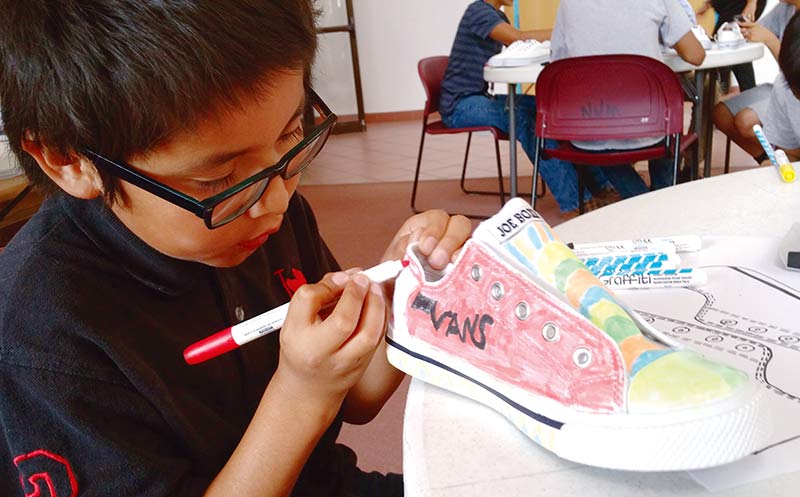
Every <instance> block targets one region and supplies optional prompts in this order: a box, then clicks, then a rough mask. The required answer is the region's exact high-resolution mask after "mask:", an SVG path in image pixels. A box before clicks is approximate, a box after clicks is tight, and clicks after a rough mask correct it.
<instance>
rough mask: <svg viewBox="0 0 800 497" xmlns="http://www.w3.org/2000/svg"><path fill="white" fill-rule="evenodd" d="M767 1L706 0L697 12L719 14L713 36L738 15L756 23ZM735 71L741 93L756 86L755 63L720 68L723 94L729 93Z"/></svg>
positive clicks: (700, 13)
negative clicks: (731, 75)
mask: <svg viewBox="0 0 800 497" xmlns="http://www.w3.org/2000/svg"><path fill="white" fill-rule="evenodd" d="M766 6H767V0H705V2H704V3H703V5H702V6H701V7H700V8H699V9H698V10H697V13H698V14H699V15H702V14H704V13H705V12H706V11H707V10H708V9H709V8H712V7H713V9H714V11H715V12H716V13H717V21H716V22H715V23H714V31H713V32H712V33H711V35H712V36H713V35H715V34H717V31H719V28H720V26H722V25H723V24H724V23H726V22H730V21H733V18H734V17H736V16H737V15H741V16H743V17H744V18H745V19H747V20H748V21H751V22H752V21H755V20H756V19H758V18H759V17H761V14H762V13H763V12H764V7H766ZM731 70H732V71H733V74H734V76H736V82H737V83H738V84H739V91H740V92H742V91H745V90H749V89H750V88H753V87H754V86H755V85H756V75H755V71H753V63H752V62H745V63H744V64H737V65H735V66H731V67H721V68H719V73H720V78H719V79H720V87H721V88H722V93H728V90H729V85H728V84H729V80H730V73H731Z"/></svg>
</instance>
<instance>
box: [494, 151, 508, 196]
mask: <svg viewBox="0 0 800 497" xmlns="http://www.w3.org/2000/svg"><path fill="white" fill-rule="evenodd" d="M494 156H495V158H496V159H497V187H498V188H499V189H500V208H502V207H503V205H505V203H506V190H505V185H503V167H502V166H501V165H500V141H499V140H498V139H497V138H495V139H494Z"/></svg>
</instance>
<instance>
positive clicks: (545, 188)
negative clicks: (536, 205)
mask: <svg viewBox="0 0 800 497" xmlns="http://www.w3.org/2000/svg"><path fill="white" fill-rule="evenodd" d="M535 182H536V181H535V180H534V183H535ZM539 184H540V185H542V190H541V193H539V189H538V188H537V189H536V197H537V198H542V197H544V196H545V195H547V184H546V183H545V182H544V178H542V177H541V176H539Z"/></svg>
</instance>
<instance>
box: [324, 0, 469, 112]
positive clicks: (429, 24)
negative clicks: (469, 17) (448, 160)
mask: <svg viewBox="0 0 800 497" xmlns="http://www.w3.org/2000/svg"><path fill="white" fill-rule="evenodd" d="M471 1H472V0H353V10H354V12H355V18H356V35H357V37H358V55H359V59H360V60H359V62H360V66H361V81H362V86H363V90H362V91H363V95H364V107H365V110H366V112H367V113H368V114H372V113H381V112H400V111H408V110H419V109H422V105H423V103H424V102H425V93H424V91H423V90H422V86H421V84H420V82H419V76H418V75H417V62H418V61H419V59H421V58H423V57H427V56H430V55H447V54H449V53H450V46H451V45H452V43H453V36H454V35H455V32H456V28H457V27H458V21H459V20H460V19H461V15H462V14H463V13H464V9H465V8H466V7H467V5H469V4H470V3H471ZM327 45H336V47H331V46H325V45H323V46H322V47H321V55H322V56H323V57H324V59H321V60H323V61H324V60H326V59H327V61H328V62H323V64H322V65H323V66H324V67H321V68H320V69H321V70H320V71H319V72H320V73H321V74H316V75H315V76H316V79H317V80H319V83H317V84H318V85H321V86H322V87H324V86H325V82H324V74H328V75H330V74H335V75H337V76H338V75H340V74H341V73H342V72H345V73H346V72H347V71H350V70H351V69H350V66H347V65H341V64H338V65H337V64H336V63H334V62H331V60H333V59H334V57H335V55H333V54H332V52H336V54H340V53H341V52H342V51H343V50H349V49H347V48H346V47H347V45H344V44H339V43H338V42H336V41H334V40H330V42H329V43H327ZM326 50H327V54H326V53H325V51H326ZM347 55H348V57H349V52H348V54H347ZM342 67H344V69H342ZM315 69H316V68H315ZM346 76H347V75H346V74H344V75H343V77H342V78H341V79H344V77H346ZM332 79H337V78H332ZM347 81H348V82H350V84H352V79H347ZM323 91H324V90H323ZM323 91H321V92H323ZM332 93H334V95H329V94H328V93H324V96H325V97H326V99H328V100H332V101H331V102H330V103H329V105H331V106H332V108H333V110H334V111H336V112H340V113H342V114H352V113H354V112H353V110H352V109H354V108H355V106H354V104H353V103H352V97H350V98H348V95H347V94H346V93H343V92H341V91H334V92H332ZM351 93H352V91H351ZM326 101H327V100H326Z"/></svg>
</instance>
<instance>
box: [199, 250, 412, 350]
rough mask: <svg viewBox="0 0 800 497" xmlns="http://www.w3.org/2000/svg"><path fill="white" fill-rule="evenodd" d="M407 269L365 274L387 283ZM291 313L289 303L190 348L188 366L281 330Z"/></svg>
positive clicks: (395, 264) (389, 265)
mask: <svg viewBox="0 0 800 497" xmlns="http://www.w3.org/2000/svg"><path fill="white" fill-rule="evenodd" d="M406 266H408V261H406V260H403V261H386V262H383V263H381V264H378V265H377V266H374V267H371V268H369V269H367V270H365V271H363V273H364V274H365V275H366V276H367V278H369V279H370V280H372V281H373V282H375V283H383V282H385V281H389V280H391V279H393V278H396V277H397V275H398V274H400V271H402V270H403V268H404V267H406ZM288 311H289V303H288V302H287V303H285V304H283V305H281V306H278V307H276V308H274V309H271V310H269V311H267V312H265V313H263V314H259V315H258V316H255V317H253V318H250V319H248V320H247V321H243V322H241V323H239V324H235V325H233V326H231V327H230V328H225V329H224V330H222V331H220V332H217V333H214V334H213V335H211V336H210V337H208V338H204V339H202V340H200V341H199V342H196V343H193V344H192V345H189V346H188V347H186V350H184V351H183V358H184V359H185V360H186V362H187V363H188V364H200V363H201V362H205V361H207V360H209V359H213V358H214V357H217V356H218V355H222V354H224V353H225V352H230V351H231V350H233V349H235V348H238V347H240V346H242V345H244V344H246V343H247V342H251V341H253V340H255V339H256V338H260V337H263V336H264V335H269V334H270V333H272V332H273V331H275V330H279V329H281V326H283V321H284V320H285V319H286V313H287V312H288Z"/></svg>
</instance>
